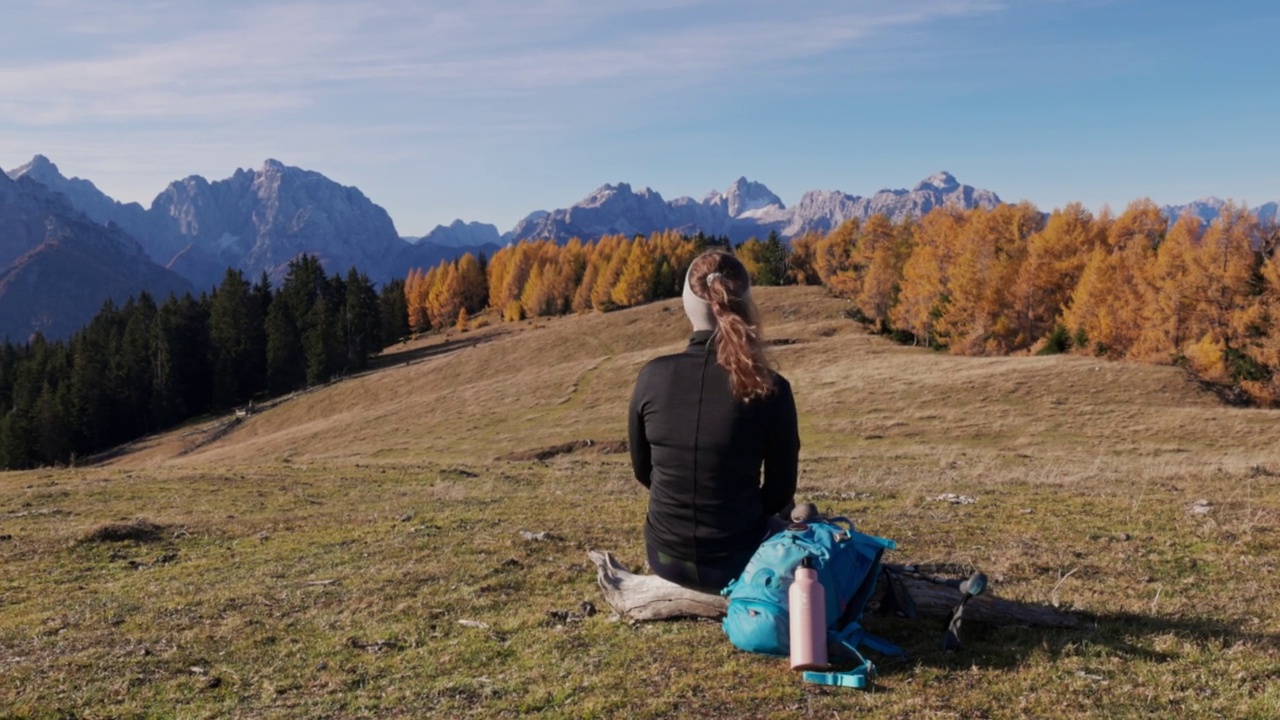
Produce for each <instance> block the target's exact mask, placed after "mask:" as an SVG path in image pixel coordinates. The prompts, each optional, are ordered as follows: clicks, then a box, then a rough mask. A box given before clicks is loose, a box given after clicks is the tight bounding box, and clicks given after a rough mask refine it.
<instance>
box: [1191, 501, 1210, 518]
mask: <svg viewBox="0 0 1280 720" xmlns="http://www.w3.org/2000/svg"><path fill="white" fill-rule="evenodd" d="M1211 512H1213V503H1211V502H1209V501H1208V500H1197V501H1195V502H1194V503H1192V505H1191V510H1190V513H1191V514H1192V515H1208V514H1209V513H1211Z"/></svg>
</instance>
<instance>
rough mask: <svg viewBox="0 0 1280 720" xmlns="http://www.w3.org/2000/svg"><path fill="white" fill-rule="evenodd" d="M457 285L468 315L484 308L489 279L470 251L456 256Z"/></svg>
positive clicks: (486, 301) (487, 298)
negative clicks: (458, 256)
mask: <svg viewBox="0 0 1280 720" xmlns="http://www.w3.org/2000/svg"><path fill="white" fill-rule="evenodd" d="M457 265H458V286H459V291H460V292H461V294H462V297H461V300H462V307H463V308H464V309H465V310H466V311H467V314H468V315H474V314H476V313H478V312H480V311H481V310H483V309H484V306H485V305H486V304H487V303H488V302H489V280H488V278H487V277H486V275H485V269H484V268H483V267H481V265H480V260H479V259H477V258H476V257H475V256H474V255H472V254H471V253H466V254H465V255H463V256H462V257H461V258H458V262H457Z"/></svg>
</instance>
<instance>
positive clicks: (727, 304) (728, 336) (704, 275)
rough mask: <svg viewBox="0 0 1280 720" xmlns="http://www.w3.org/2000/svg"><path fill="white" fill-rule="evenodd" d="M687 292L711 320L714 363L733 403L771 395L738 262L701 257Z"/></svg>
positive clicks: (714, 254)
mask: <svg viewBox="0 0 1280 720" xmlns="http://www.w3.org/2000/svg"><path fill="white" fill-rule="evenodd" d="M715 273H719V274H718V275H715ZM709 276H711V281H710V282H708V281H707V279H708V277H709ZM689 287H690V288H691V289H692V290H693V293H694V294H695V295H697V296H698V297H700V298H702V299H703V300H706V301H707V302H708V303H709V304H710V305H711V312H712V313H713V314H714V315H715V317H716V330H715V334H716V338H717V342H716V362H718V363H720V366H721V367H723V368H724V369H725V370H728V371H729V384H730V386H731V388H732V390H733V396H734V398H736V399H737V400H740V401H743V402H751V401H752V400H755V399H757V398H762V397H765V396H766V395H768V394H769V393H771V392H773V375H772V373H771V372H770V367H769V359H768V358H767V357H766V356H765V351H764V338H763V336H762V335H761V333H760V313H759V311H758V310H757V309H756V305H755V303H753V302H752V301H751V295H750V293H749V290H750V289H751V276H750V275H748V274H747V269H746V268H745V267H743V265H742V262H741V261H740V260H738V258H736V257H734V256H732V255H730V254H729V253H727V252H723V251H720V250H712V251H710V252H706V253H703V254H702V255H699V256H698V257H696V258H694V260H693V263H692V264H691V265H690V266H689Z"/></svg>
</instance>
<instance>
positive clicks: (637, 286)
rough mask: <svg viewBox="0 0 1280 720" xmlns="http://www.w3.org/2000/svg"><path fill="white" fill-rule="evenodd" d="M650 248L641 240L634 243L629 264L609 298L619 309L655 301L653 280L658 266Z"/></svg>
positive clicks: (628, 257)
mask: <svg viewBox="0 0 1280 720" xmlns="http://www.w3.org/2000/svg"><path fill="white" fill-rule="evenodd" d="M648 246H649V243H647V242H645V241H643V240H640V239H637V240H636V241H635V242H633V243H632V248H631V252H630V253H629V254H628V255H627V264H626V266H625V267H624V268H623V269H622V273H621V274H620V275H619V276H618V282H617V283H616V284H615V285H614V286H613V292H612V293H611V294H610V296H609V297H610V299H611V300H612V301H613V303H614V304H615V305H617V306H618V307H632V306H634V305H639V304H641V303H646V302H649V301H650V300H652V299H653V280H654V274H655V272H656V270H657V266H656V264H655V263H654V261H653V255H652V253H650V252H649V247H648Z"/></svg>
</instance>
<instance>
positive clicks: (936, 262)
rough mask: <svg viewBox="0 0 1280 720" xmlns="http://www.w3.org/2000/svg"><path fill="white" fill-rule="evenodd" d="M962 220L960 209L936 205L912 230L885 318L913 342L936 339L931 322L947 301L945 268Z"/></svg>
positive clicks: (950, 260)
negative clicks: (897, 287)
mask: <svg viewBox="0 0 1280 720" xmlns="http://www.w3.org/2000/svg"><path fill="white" fill-rule="evenodd" d="M966 219H967V215H966V214H965V213H964V211H961V210H957V209H955V208H938V209H935V210H933V211H932V212H930V213H928V214H927V215H925V216H924V218H922V219H921V221H920V224H919V226H918V228H917V230H916V234H915V244H914V246H913V247H912V250H911V256H910V257H908V258H907V262H906V263H905V264H904V265H903V266H902V283H901V288H900V290H899V291H898V302H897V304H896V305H894V307H893V309H892V310H890V311H889V320H890V322H891V323H892V324H893V327H894V328H896V329H898V330H902V331H905V332H908V333H911V335H912V336H913V337H914V338H915V341H916V342H917V343H923V344H925V345H928V346H933V345H934V344H936V343H937V341H938V338H937V337H936V336H935V331H936V327H935V325H936V323H937V321H938V318H940V317H941V316H942V314H943V313H944V312H945V311H946V306H947V304H948V302H949V297H948V292H949V290H948V284H949V282H950V280H949V275H948V268H950V266H951V264H952V262H953V259H954V257H955V255H956V248H957V247H958V245H959V242H960V234H961V232H962V231H963V229H964V223H965V220H966Z"/></svg>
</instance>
